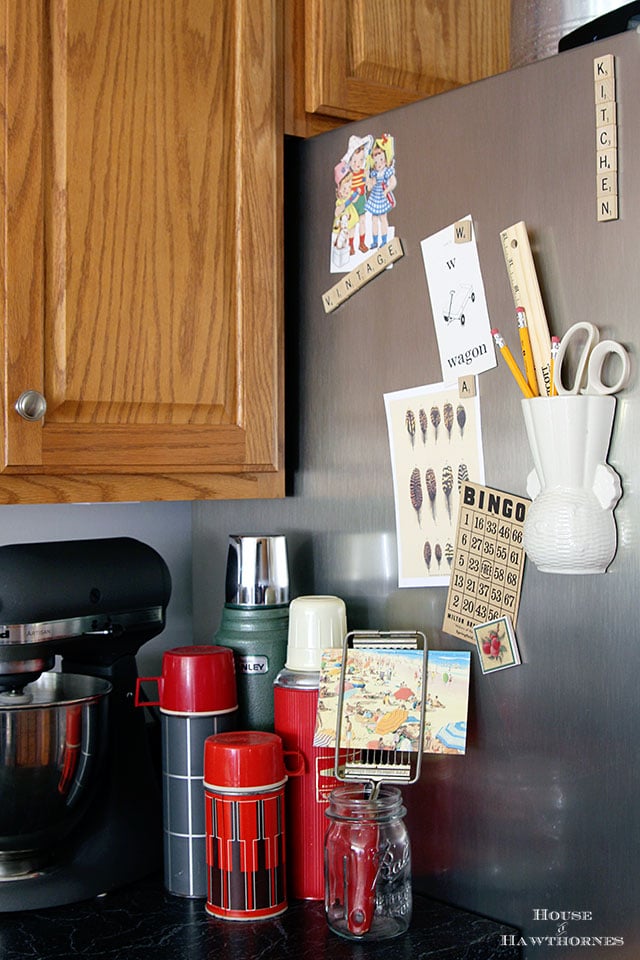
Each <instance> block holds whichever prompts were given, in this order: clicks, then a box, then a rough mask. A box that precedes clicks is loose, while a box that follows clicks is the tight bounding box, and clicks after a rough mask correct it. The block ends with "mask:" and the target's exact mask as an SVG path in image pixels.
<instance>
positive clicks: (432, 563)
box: [384, 383, 484, 587]
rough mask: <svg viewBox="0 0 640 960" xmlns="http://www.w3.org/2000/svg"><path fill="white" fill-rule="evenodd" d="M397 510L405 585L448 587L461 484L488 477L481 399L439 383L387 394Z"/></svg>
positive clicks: (401, 576)
mask: <svg viewBox="0 0 640 960" xmlns="http://www.w3.org/2000/svg"><path fill="white" fill-rule="evenodd" d="M384 402H385V409H386V415H387V427H388V431H389V448H390V454H391V470H392V474H393V489H394V497H395V513H396V542H397V550H398V585H399V586H400V587H425V586H426V587H432V586H446V585H447V584H448V583H449V578H450V575H451V564H452V561H453V553H454V541H455V525H456V520H457V517H458V504H459V497H460V486H461V484H462V483H463V482H464V481H466V480H468V479H472V480H476V481H479V482H482V481H483V480H484V459H483V454H482V437H481V429H480V400H479V397H478V396H477V395H476V396H475V397H472V396H470V397H468V398H465V399H460V394H459V389H458V385H457V384H455V385H453V384H444V383H439V384H432V385H431V386H424V387H416V388H414V389H411V390H400V391H398V392H396V393H387V394H385V397H384Z"/></svg>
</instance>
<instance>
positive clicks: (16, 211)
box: [0, 0, 284, 503]
mask: <svg viewBox="0 0 640 960" xmlns="http://www.w3.org/2000/svg"><path fill="white" fill-rule="evenodd" d="M281 26H282V9H281V5H280V0H260V2H255V0H233V2H223V3H213V2H211V0H179V2H178V0H135V2H132V0H0V42H1V44H2V51H1V55H2V67H3V69H2V81H1V82H0V101H1V110H0V123H1V124H2V127H3V129H2V136H3V137H4V149H3V150H2V152H1V153H0V177H1V182H2V197H1V198H0V204H1V205H2V216H3V217H4V230H3V231H2V236H1V237H0V264H1V269H2V272H3V276H2V285H1V288H0V290H1V292H0V297H1V298H2V338H3V344H2V346H3V353H2V363H3V364H4V389H3V390H2V411H1V429H2V434H3V436H2V450H1V455H0V502H1V503H35V502H49V503H51V502H59V501H116V500H192V499H208V498H214V499H215V498H236V497H275V496H282V495H283V494H284V469H283V462H282V459H283V450H282V447H283V383H282V381H283V342H282V340H283V305H282V299H283V297H282V273H283V269H282V225H281V212H282V196H281V190H282V156H281V151H282V123H281V110H282V98H281V93H280V89H279V83H280V81H281V76H282V65H281V54H282V41H281V36H280V31H281ZM25 390H34V391H37V392H39V393H40V394H42V395H43V396H44V398H45V400H46V405H47V407H46V414H45V416H44V418H43V419H40V420H32V421H30V420H26V419H23V418H22V417H21V416H20V415H19V414H18V413H17V412H16V410H15V407H14V404H15V402H16V400H17V398H18V397H19V396H20V395H21V394H22V392H23V391H25Z"/></svg>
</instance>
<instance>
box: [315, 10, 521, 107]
mask: <svg viewBox="0 0 640 960" xmlns="http://www.w3.org/2000/svg"><path fill="white" fill-rule="evenodd" d="M305 16H306V22H305V36H306V37H307V38H308V41H307V45H306V77H305V89H306V103H305V109H306V111H307V113H309V114H324V115H326V116H331V117H338V118H347V119H358V118H360V117H365V116H371V115H374V114H376V113H381V112H383V111H386V110H391V109H393V108H395V107H398V106H401V105H403V104H406V103H411V102H412V101H414V100H418V99H421V98H424V97H427V96H432V95H433V94H437V93H442V92H443V91H445V90H450V89H451V88H453V87H456V86H459V85H461V84H465V83H470V82H472V81H474V80H478V79H481V78H482V77H485V76H489V75H491V74H494V73H499V72H500V71H501V70H506V69H508V66H509V0H481V2H478V0H424V2H420V3H418V2H408V0H407V2H404V0H403V2H401V3H389V0H305Z"/></svg>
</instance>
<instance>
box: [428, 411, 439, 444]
mask: <svg viewBox="0 0 640 960" xmlns="http://www.w3.org/2000/svg"><path fill="white" fill-rule="evenodd" d="M429 416H430V418H431V423H432V424H433V429H434V430H435V433H436V436H435V438H436V441H437V439H438V427H439V426H440V407H431V411H430V413H429Z"/></svg>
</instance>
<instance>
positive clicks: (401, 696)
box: [394, 687, 415, 700]
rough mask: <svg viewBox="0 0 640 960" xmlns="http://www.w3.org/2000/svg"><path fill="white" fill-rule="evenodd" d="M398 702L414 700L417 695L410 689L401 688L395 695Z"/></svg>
mask: <svg viewBox="0 0 640 960" xmlns="http://www.w3.org/2000/svg"><path fill="white" fill-rule="evenodd" d="M394 697H395V698H396V700H412V699H413V698H414V697H415V693H414V692H413V690H412V689H411V688H410V687H400V688H399V689H398V690H396V692H395V693H394Z"/></svg>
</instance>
